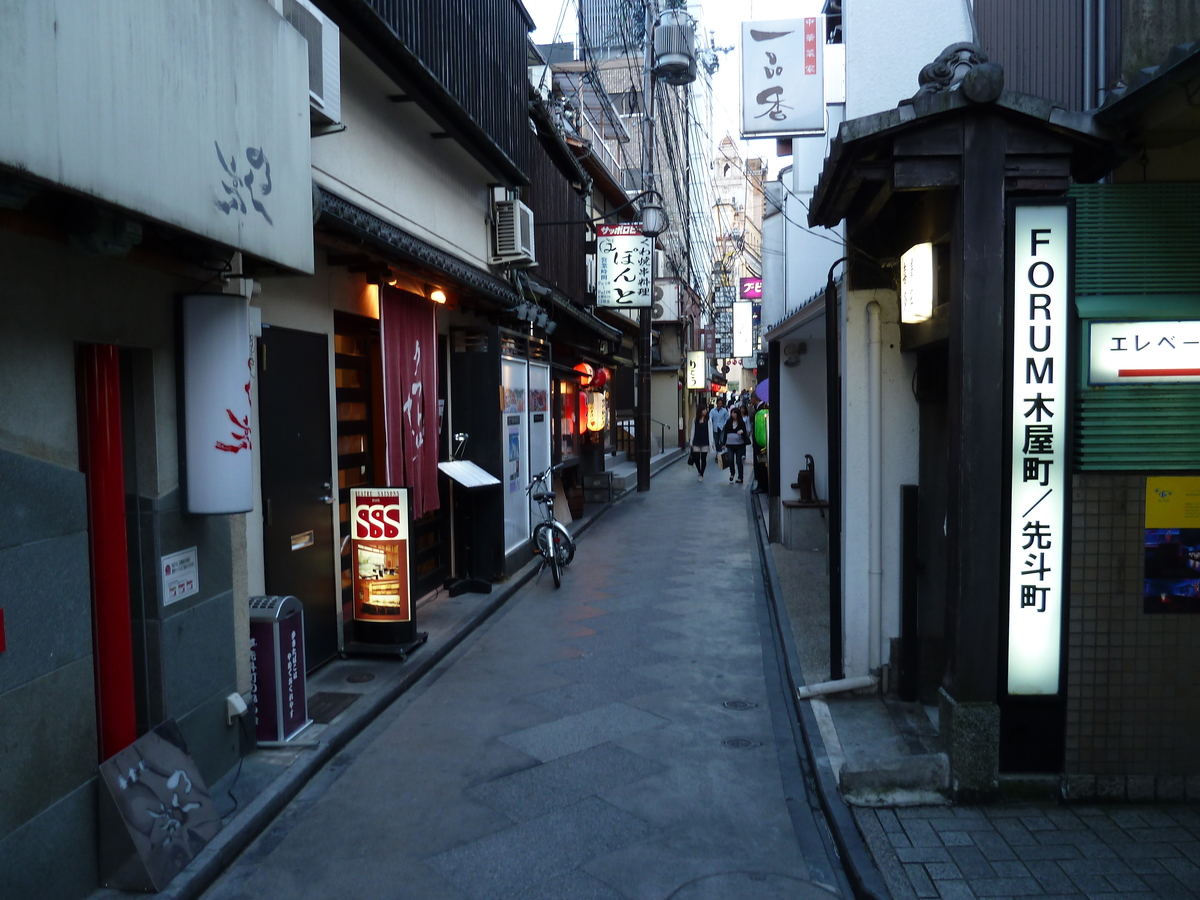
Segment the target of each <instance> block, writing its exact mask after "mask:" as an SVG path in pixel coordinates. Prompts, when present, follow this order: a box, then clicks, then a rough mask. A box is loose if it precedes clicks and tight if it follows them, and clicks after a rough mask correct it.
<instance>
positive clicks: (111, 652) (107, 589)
mask: <svg viewBox="0 0 1200 900" xmlns="http://www.w3.org/2000/svg"><path fill="white" fill-rule="evenodd" d="M78 363H79V386H80V390H79V401H80V402H79V462H80V468H81V469H83V472H84V474H85V475H86V476H87V498H88V544H89V548H88V549H89V552H90V554H91V563H92V572H91V574H92V656H93V660H94V663H95V671H96V727H97V731H98V732H99V739H100V746H99V751H100V759H101V761H103V760H106V759H108V758H109V757H110V756H112V755H113V754H115V753H117V752H118V751H120V750H123V749H125V748H126V747H128V746H129V745H130V744H132V743H133V742H134V741H135V740H136V739H137V719H136V714H135V710H134V700H133V696H134V695H133V636H132V623H131V621H130V613H129V557H128V548H127V546H126V539H125V461H124V456H123V454H122V448H121V370H120V365H119V358H118V355H117V348H116V347H114V346H111V345H102V344H88V345H85V346H83V347H81V348H80V349H79V359H78Z"/></svg>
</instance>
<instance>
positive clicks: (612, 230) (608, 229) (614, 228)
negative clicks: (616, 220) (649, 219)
mask: <svg viewBox="0 0 1200 900" xmlns="http://www.w3.org/2000/svg"><path fill="white" fill-rule="evenodd" d="M621 235H633V236H634V237H641V235H642V223H641V222H626V223H625V224H623V225H597V226H596V236H597V237H620V236H621Z"/></svg>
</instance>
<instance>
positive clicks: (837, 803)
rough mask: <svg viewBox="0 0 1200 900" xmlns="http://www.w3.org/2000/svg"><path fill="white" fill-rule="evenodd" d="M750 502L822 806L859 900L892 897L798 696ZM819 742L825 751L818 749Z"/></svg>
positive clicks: (759, 518) (791, 650)
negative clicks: (840, 790)
mask: <svg viewBox="0 0 1200 900" xmlns="http://www.w3.org/2000/svg"><path fill="white" fill-rule="evenodd" d="M750 505H751V506H752V507H753V517H754V530H755V534H756V536H757V538H758V552H759V560H760V562H761V564H762V569H763V581H764V582H765V583H766V591H767V599H768V601H769V604H770V607H771V612H772V614H773V615H774V616H775V621H776V627H777V628H778V630H779V637H780V640H781V642H782V644H783V651H784V668H785V669H786V670H787V674H788V681H789V683H790V685H791V691H790V694H791V698H792V706H793V707H794V710H795V714H796V717H797V718H798V720H799V722H800V733H801V735H802V736H803V738H804V744H803V749H801V748H799V747H798V748H797V749H800V752H801V753H803V754H805V755H806V756H807V757H808V758H807V762H808V765H809V767H810V768H811V770H812V772H813V774H814V776H815V778H816V782H817V794H818V796H819V799H820V801H821V809H822V810H823V811H824V813H825V818H826V821H827V822H828V824H829V827H830V831H831V832H832V833H833V839H834V843H835V844H836V845H837V849H838V853H839V854H840V855H841V858H842V863H843V865H844V866H845V869H846V875H847V876H848V877H849V879H850V885H851V887H853V889H854V895H855V897H856V898H858V900H892V895H891V892H890V891H889V890H888V887H887V884H886V883H885V882H884V880H883V876H882V875H880V873H879V869H878V868H877V867H876V865H875V860H874V859H873V858H872V857H871V851H870V850H869V849H867V845H866V842H865V841H864V840H863V837H862V835H861V834H860V833H859V831H858V826H857V825H855V824H854V819H853V817H852V816H851V815H850V809H849V807H847V806H846V803H845V801H844V800H843V799H842V795H841V793H840V792H839V791H838V786H837V782H836V781H835V780H834V777H833V770H832V769H831V768H830V767H829V764H828V762H827V761H826V755H825V752H824V750H825V745H824V742H823V741H822V740H821V732H820V729H819V728H818V726H817V720H816V718H815V717H814V716H813V712H812V707H811V706H810V705H809V704H808V703H806V702H803V701H801V700H800V699H799V698H798V697H797V696H796V688H797V687H798V686H800V685H802V684H804V673H803V671H802V670H801V668H800V658H799V656H798V655H797V653H796V646H795V642H794V640H793V639H792V629H791V623H790V620H789V619H788V613H787V609H786V607H785V606H784V605H783V603H782V602H781V600H780V597H779V574H778V573H777V572H776V571H775V561H774V559H772V557H771V549H770V547H769V545H768V543H767V540H766V524H765V523H764V522H763V515H762V507H761V506H760V504H759V503H757V502H756V499H755V496H754V495H753V494H751V495H750ZM817 747H819V749H820V751H821V752H820V754H819V755H818V754H817V753H816V752H815V748H817Z"/></svg>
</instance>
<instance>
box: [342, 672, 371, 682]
mask: <svg viewBox="0 0 1200 900" xmlns="http://www.w3.org/2000/svg"><path fill="white" fill-rule="evenodd" d="M346 680H347V681H348V682H350V683H351V684H366V683H367V682H368V681H374V680H375V676H374V675H373V674H371V673H370V672H355V673H354V674H353V675H347V676H346Z"/></svg>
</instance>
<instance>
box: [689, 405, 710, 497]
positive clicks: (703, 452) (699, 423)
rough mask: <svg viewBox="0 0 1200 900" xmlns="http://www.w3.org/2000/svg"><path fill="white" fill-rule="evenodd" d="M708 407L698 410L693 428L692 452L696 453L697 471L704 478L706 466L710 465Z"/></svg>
mask: <svg viewBox="0 0 1200 900" xmlns="http://www.w3.org/2000/svg"><path fill="white" fill-rule="evenodd" d="M708 430H709V429H708V407H707V406H702V407H701V408H700V409H699V410H697V411H696V424H695V426H694V427H693V428H692V452H693V453H695V454H696V473H697V474H698V475H699V479H698V480H700V481H703V480H704V468H705V466H707V465H708V447H709V443H710V442H709V435H708Z"/></svg>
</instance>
